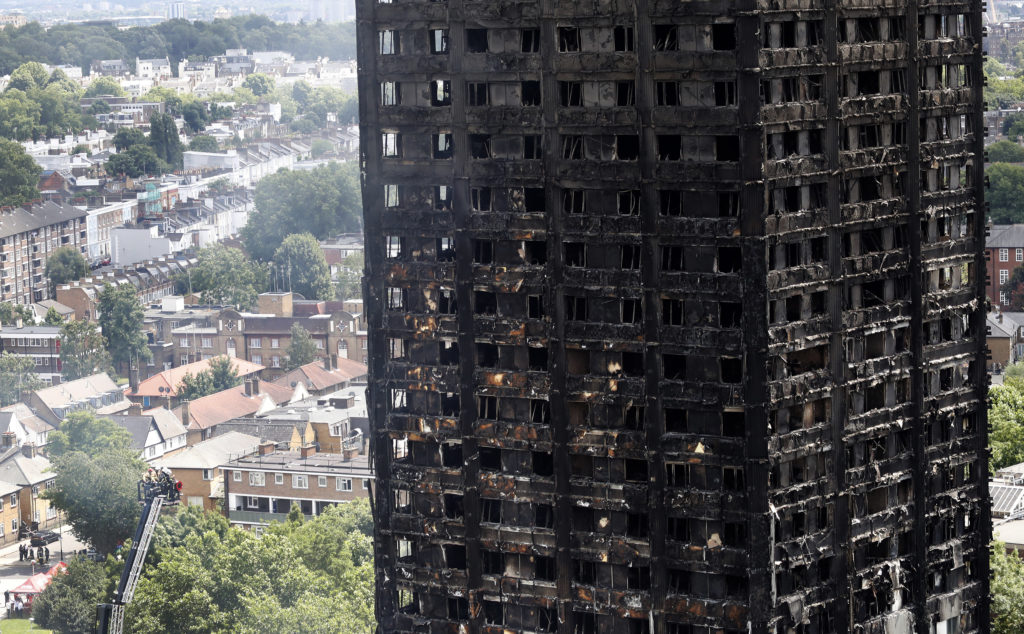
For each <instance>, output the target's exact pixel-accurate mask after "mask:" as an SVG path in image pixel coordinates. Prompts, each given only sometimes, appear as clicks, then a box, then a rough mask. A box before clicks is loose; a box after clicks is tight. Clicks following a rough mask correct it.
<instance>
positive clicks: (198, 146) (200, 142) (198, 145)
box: [188, 134, 220, 152]
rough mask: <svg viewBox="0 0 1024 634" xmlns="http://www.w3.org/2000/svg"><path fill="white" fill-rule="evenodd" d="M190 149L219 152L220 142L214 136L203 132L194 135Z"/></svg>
mask: <svg viewBox="0 0 1024 634" xmlns="http://www.w3.org/2000/svg"><path fill="white" fill-rule="evenodd" d="M188 149H190V150H192V151H193V152H219V151H220V144H219V143H217V139H215V138H213V137H212V136H208V135H205V134H201V135H199V136H196V137H192V142H191V143H189V144H188Z"/></svg>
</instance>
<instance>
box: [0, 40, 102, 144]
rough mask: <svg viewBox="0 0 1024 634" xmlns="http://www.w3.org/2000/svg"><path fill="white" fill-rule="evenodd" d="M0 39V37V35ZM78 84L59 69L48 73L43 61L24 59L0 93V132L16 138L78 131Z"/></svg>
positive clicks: (80, 122)
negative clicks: (0, 118) (26, 60)
mask: <svg viewBox="0 0 1024 634" xmlns="http://www.w3.org/2000/svg"><path fill="white" fill-rule="evenodd" d="M0 39H2V36H0ZM80 95H81V90H79V88H78V85H77V84H75V83H74V82H73V81H71V80H70V79H68V78H67V75H65V74H64V73H63V71H61V70H60V69H57V70H55V71H53V73H47V71H46V69H45V68H43V66H42V64H39V63H38V62H26V63H25V64H22V65H21V66H19V67H18V68H16V69H15V70H14V71H13V72H12V73H11V80H10V82H9V83H8V84H7V88H6V89H5V90H4V92H3V94H2V95H0V114H3V115H5V116H4V117H3V120H2V122H0V134H2V135H3V136H5V137H8V138H12V139H15V140H18V141H25V140H27V139H39V138H43V137H53V136H58V135H61V134H67V133H69V132H80V131H81V130H83V129H84V128H85V121H84V119H83V117H82V113H81V109H80V108H79V106H78V99H79V96H80Z"/></svg>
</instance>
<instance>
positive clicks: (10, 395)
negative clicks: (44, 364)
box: [0, 352, 43, 407]
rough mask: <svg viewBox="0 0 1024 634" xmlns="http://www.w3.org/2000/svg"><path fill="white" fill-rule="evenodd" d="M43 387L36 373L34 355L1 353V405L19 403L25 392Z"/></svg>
mask: <svg viewBox="0 0 1024 634" xmlns="http://www.w3.org/2000/svg"><path fill="white" fill-rule="evenodd" d="M42 387H43V382H42V380H41V379H40V378H39V376H38V375H37V374H36V362H35V361H34V360H33V359H32V357H22V356H17V355H13V354H11V353H10V352H3V353H0V407H6V406H8V405H12V404H14V403H17V402H18V401H20V400H21V395H22V393H23V392H33V391H35V390H38V389H41V388H42Z"/></svg>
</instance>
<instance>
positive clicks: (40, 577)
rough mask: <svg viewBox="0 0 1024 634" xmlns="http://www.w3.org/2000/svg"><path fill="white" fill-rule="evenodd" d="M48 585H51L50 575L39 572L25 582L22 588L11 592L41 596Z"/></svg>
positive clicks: (19, 587)
mask: <svg viewBox="0 0 1024 634" xmlns="http://www.w3.org/2000/svg"><path fill="white" fill-rule="evenodd" d="M48 585H50V577H49V575H47V574H46V573H45V572H38V573H36V574H34V575H32V576H31V577H29V578H28V579H26V580H25V581H23V582H22V584H21V585H20V586H18V587H17V588H14V589H13V590H11V594H39V593H40V592H42V591H43V590H45V589H46V586H48Z"/></svg>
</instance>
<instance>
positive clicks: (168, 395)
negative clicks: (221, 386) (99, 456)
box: [127, 357, 263, 409]
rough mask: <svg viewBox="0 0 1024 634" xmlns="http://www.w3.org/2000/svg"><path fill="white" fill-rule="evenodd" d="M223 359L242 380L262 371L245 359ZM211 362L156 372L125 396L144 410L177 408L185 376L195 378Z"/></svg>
mask: <svg viewBox="0 0 1024 634" xmlns="http://www.w3.org/2000/svg"><path fill="white" fill-rule="evenodd" d="M225 358H228V359H229V360H230V362H231V367H232V369H234V371H235V372H236V373H237V374H238V377H239V378H240V379H242V380H245V379H248V378H255V377H258V375H259V373H260V372H261V371H262V370H263V366H262V365H259V364H257V363H251V362H249V361H246V360H245V359H238V358H233V357H225ZM212 360H213V359H212V358H211V359H204V360H200V361H195V362H193V363H187V364H184V365H180V366H178V367H176V368H171V369H169V370H164V371H163V372H158V373H157V374H154V375H153V376H151V377H149V378H148V379H146V380H144V381H142V382H141V383H139V385H138V387H136V388H135V389H134V390H131V391H129V392H128V395H127V396H128V400H130V401H132V402H133V403H139V404H140V405H142V407H144V408H146V409H149V408H150V407H177V405H178V403H179V402H180V399H179V397H178V392H179V391H180V390H181V388H182V386H183V385H184V379H185V375H188V374H190V375H192V376H195V375H197V374H199V373H201V372H206V371H207V370H209V369H210V363H211V361H212Z"/></svg>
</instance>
